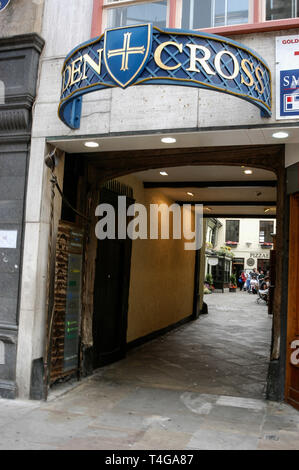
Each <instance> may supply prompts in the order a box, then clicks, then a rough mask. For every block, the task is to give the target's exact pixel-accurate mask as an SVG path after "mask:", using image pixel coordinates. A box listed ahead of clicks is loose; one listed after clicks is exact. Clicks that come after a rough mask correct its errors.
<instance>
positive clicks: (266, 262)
mask: <svg viewBox="0 0 299 470" xmlns="http://www.w3.org/2000/svg"><path fill="white" fill-rule="evenodd" d="M257 270H258V271H259V272H260V271H263V272H264V274H267V273H269V271H270V258H269V259H258V260H257Z"/></svg>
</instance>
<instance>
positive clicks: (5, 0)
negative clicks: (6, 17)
mask: <svg viewBox="0 0 299 470" xmlns="http://www.w3.org/2000/svg"><path fill="white" fill-rule="evenodd" d="M9 3H10V0H0V11H3V10H4V9H5V8H6V7H7V5H8V4H9Z"/></svg>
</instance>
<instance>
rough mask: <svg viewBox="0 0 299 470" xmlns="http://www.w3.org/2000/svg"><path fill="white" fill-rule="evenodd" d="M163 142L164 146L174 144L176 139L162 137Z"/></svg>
mask: <svg viewBox="0 0 299 470" xmlns="http://www.w3.org/2000/svg"><path fill="white" fill-rule="evenodd" d="M161 142H163V144H174V143H175V142H176V139H175V138H174V137H162V139H161Z"/></svg>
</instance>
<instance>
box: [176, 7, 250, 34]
mask: <svg viewBox="0 0 299 470" xmlns="http://www.w3.org/2000/svg"><path fill="white" fill-rule="evenodd" d="M182 1H183V3H182V28H183V29H200V28H210V27H212V28H213V27H218V26H227V25H235V24H242V23H248V10H249V1H248V0H182Z"/></svg>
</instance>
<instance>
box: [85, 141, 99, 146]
mask: <svg viewBox="0 0 299 470" xmlns="http://www.w3.org/2000/svg"><path fill="white" fill-rule="evenodd" d="M84 145H85V147H89V148H97V147H99V146H100V144H98V143H97V142H91V141H89V142H84Z"/></svg>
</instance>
